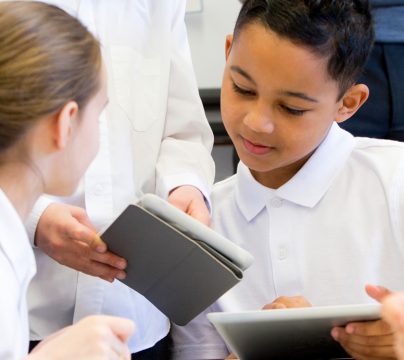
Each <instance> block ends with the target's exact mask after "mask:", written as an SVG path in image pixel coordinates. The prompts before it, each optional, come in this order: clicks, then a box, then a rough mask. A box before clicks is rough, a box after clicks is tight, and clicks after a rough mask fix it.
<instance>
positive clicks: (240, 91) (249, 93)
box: [233, 82, 255, 96]
mask: <svg viewBox="0 0 404 360" xmlns="http://www.w3.org/2000/svg"><path fill="white" fill-rule="evenodd" d="M233 90H234V91H235V92H236V93H238V94H241V95H244V96H254V95H255V92H254V91H251V90H245V89H243V88H241V87H239V86H237V85H236V84H235V83H234V82H233Z"/></svg>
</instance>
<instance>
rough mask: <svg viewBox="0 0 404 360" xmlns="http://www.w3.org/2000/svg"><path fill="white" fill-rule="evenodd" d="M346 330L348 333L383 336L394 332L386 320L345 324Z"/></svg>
mask: <svg viewBox="0 0 404 360" xmlns="http://www.w3.org/2000/svg"><path fill="white" fill-rule="evenodd" d="M345 331H346V333H347V334H350V335H360V336H382V335H391V334H392V333H393V331H392V329H391V327H390V325H389V324H388V323H386V322H385V321H384V320H376V321H364V322H356V323H350V324H348V325H346V326H345Z"/></svg>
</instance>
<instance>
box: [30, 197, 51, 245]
mask: <svg viewBox="0 0 404 360" xmlns="http://www.w3.org/2000/svg"><path fill="white" fill-rule="evenodd" d="M51 203H53V201H52V200H51V199H50V198H47V197H46V196H41V197H40V198H39V199H38V201H37V202H36V203H35V205H34V208H33V209H32V211H31V213H30V214H29V216H28V219H27V221H26V222H25V229H26V230H27V233H28V238H29V241H30V242H31V245H32V247H36V245H35V233H36V227H37V226H38V222H39V219H40V217H41V216H42V214H43V212H44V211H45V209H46V208H47V207H48V206H49V205H50V204H51Z"/></svg>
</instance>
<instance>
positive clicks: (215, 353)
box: [171, 304, 229, 360]
mask: <svg viewBox="0 0 404 360" xmlns="http://www.w3.org/2000/svg"><path fill="white" fill-rule="evenodd" d="M214 311H218V309H217V308H216V305H215V304H213V305H212V306H210V307H209V308H207V309H206V310H205V311H204V312H203V313H201V314H200V315H198V316H197V317H196V318H195V319H194V320H192V321H191V322H190V323H188V324H187V325H186V326H177V325H172V328H171V336H172V339H173V352H172V358H173V359H174V360H202V359H204V360H206V359H209V360H213V359H224V358H225V357H226V356H228V355H229V351H228V350H227V347H226V345H225V343H224V342H223V340H222V339H221V337H220V335H219V334H218V332H217V331H216V329H215V328H214V326H213V325H212V324H211V323H210V322H209V320H208V318H207V317H206V314H208V313H210V312H214Z"/></svg>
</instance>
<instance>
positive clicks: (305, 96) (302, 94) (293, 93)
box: [279, 90, 318, 103]
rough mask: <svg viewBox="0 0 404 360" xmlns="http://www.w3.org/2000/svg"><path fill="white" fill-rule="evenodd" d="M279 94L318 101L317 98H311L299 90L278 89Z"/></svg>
mask: <svg viewBox="0 0 404 360" xmlns="http://www.w3.org/2000/svg"><path fill="white" fill-rule="evenodd" d="M279 94H280V95H283V96H291V97H297V98H299V99H303V100H307V101H310V102H314V103H318V100H316V99H314V98H312V97H310V96H308V95H306V94H304V93H300V92H295V91H287V90H284V91H280V92H279Z"/></svg>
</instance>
